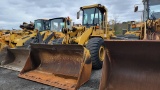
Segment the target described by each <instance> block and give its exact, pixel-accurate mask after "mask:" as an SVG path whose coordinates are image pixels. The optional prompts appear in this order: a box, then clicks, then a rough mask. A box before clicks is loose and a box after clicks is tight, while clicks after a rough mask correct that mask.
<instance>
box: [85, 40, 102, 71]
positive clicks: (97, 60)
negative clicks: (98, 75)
mask: <svg viewBox="0 0 160 90" xmlns="http://www.w3.org/2000/svg"><path fill="white" fill-rule="evenodd" d="M86 48H87V49H89V51H90V55H91V60H92V68H93V69H96V70H97V69H101V68H102V63H103V60H104V56H105V50H104V40H103V39H102V38H100V37H94V38H91V39H89V41H88V43H87V45H86Z"/></svg>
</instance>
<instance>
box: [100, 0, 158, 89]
mask: <svg viewBox="0 0 160 90" xmlns="http://www.w3.org/2000/svg"><path fill="white" fill-rule="evenodd" d="M143 2H144V15H143V16H145V17H147V18H145V17H144V22H143V25H142V26H143V31H144V35H143V38H142V39H141V40H107V41H105V42H104V43H105V46H106V49H105V50H106V56H105V60H104V63H103V68H102V77H101V82H100V83H101V84H100V87H99V90H159V89H160V55H159V53H160V50H159V46H160V41H159V33H160V14H158V13H160V12H159V8H158V7H159V6H160V2H159V1H155V2H157V3H156V5H154V4H153V3H152V0H143ZM158 2H159V4H158ZM149 8H150V9H149ZM137 9H138V7H136V8H135V11H137ZM151 11H154V12H151ZM157 14H158V15H157Z"/></svg>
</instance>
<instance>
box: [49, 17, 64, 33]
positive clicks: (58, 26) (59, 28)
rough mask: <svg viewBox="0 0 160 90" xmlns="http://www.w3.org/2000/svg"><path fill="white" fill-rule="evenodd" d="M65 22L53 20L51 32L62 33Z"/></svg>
mask: <svg viewBox="0 0 160 90" xmlns="http://www.w3.org/2000/svg"><path fill="white" fill-rule="evenodd" d="M64 26H65V22H64V19H53V20H51V30H53V31H58V32H61V31H62V28H64Z"/></svg>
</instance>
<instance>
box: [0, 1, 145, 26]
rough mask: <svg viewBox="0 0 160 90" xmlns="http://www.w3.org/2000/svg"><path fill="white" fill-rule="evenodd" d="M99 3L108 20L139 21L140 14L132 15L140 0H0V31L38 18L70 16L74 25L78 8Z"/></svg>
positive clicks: (77, 21) (78, 21)
mask: <svg viewBox="0 0 160 90" xmlns="http://www.w3.org/2000/svg"><path fill="white" fill-rule="evenodd" d="M97 3H100V4H102V5H105V6H106V8H107V9H108V16H109V20H111V19H114V18H115V17H118V21H121V22H123V21H131V20H139V21H140V19H141V14H142V13H140V12H138V13H134V12H133V11H134V5H135V4H142V0H0V29H2V28H3V29H12V28H14V29H19V25H20V24H22V22H24V21H25V22H30V21H34V20H35V19H38V18H55V17H67V16H70V18H72V20H73V21H74V22H75V23H80V22H81V19H80V20H77V19H76V13H77V11H79V7H81V6H84V5H90V4H97Z"/></svg>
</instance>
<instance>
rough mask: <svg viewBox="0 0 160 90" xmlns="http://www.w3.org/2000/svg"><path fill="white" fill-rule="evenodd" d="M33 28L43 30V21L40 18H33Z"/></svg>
mask: <svg viewBox="0 0 160 90" xmlns="http://www.w3.org/2000/svg"><path fill="white" fill-rule="evenodd" d="M34 29H37V30H39V31H42V30H43V22H42V21H41V20H35V21H34Z"/></svg>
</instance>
